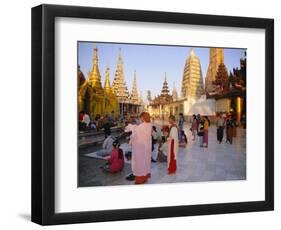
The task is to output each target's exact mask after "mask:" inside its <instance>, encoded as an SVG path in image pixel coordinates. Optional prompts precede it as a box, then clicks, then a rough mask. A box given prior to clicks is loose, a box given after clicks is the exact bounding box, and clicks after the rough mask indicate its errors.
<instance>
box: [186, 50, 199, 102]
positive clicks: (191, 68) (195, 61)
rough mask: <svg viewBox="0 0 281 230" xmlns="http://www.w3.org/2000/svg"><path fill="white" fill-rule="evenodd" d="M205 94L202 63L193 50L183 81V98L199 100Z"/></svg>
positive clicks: (187, 62) (187, 61)
mask: <svg viewBox="0 0 281 230" xmlns="http://www.w3.org/2000/svg"><path fill="white" fill-rule="evenodd" d="M203 94H204V86H203V77H202V70H201V63H200V60H199V58H198V57H197V56H196V54H195V52H194V50H193V49H192V50H191V52H190V54H189V57H188V59H187V60H186V63H185V66H184V73H183V79H182V89H181V96H182V98H187V97H193V98H199V97H201V96H202V95H203Z"/></svg>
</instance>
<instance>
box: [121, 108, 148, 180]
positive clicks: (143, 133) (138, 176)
mask: <svg viewBox="0 0 281 230" xmlns="http://www.w3.org/2000/svg"><path fill="white" fill-rule="evenodd" d="M140 119H141V124H140V125H131V127H132V128H131V131H132V135H131V143H132V171H133V175H129V176H128V177H127V178H126V179H128V180H132V179H135V184H143V183H145V182H146V181H147V179H148V178H149V177H150V176H151V145H152V143H151V142H152V141H151V132H152V124H151V119H150V115H149V113H147V112H142V113H141V115H140ZM133 126H134V127H133Z"/></svg>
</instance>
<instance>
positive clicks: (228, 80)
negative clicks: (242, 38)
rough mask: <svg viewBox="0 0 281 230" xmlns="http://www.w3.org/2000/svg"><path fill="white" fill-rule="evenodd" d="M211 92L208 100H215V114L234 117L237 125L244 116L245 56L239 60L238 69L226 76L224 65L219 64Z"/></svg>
mask: <svg viewBox="0 0 281 230" xmlns="http://www.w3.org/2000/svg"><path fill="white" fill-rule="evenodd" d="M213 88H214V90H213V92H212V93H211V94H209V95H208V98H214V99H215V100H216V112H226V113H230V114H232V115H234V117H235V119H236V120H237V122H238V123H239V122H240V121H241V117H242V116H243V115H245V116H246V55H245V57H244V58H242V59H240V68H234V69H233V70H232V71H230V73H229V74H228V72H227V70H226V67H225V66H224V64H220V65H219V68H218V71H217V73H216V77H215V80H214V81H213Z"/></svg>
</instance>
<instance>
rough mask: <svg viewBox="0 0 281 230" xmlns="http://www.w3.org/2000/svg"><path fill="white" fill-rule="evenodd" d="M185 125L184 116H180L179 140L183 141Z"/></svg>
mask: <svg viewBox="0 0 281 230" xmlns="http://www.w3.org/2000/svg"><path fill="white" fill-rule="evenodd" d="M183 123H184V116H183V114H182V113H180V114H179V123H178V128H179V130H178V131H179V134H178V135H179V138H180V139H182V136H181V131H182V130H183Z"/></svg>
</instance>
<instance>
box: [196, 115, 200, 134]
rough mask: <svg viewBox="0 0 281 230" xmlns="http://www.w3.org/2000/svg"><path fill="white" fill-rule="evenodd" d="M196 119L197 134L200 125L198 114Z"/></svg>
mask: <svg viewBox="0 0 281 230" xmlns="http://www.w3.org/2000/svg"><path fill="white" fill-rule="evenodd" d="M196 119H197V132H198V131H199V126H200V124H201V115H200V114H199V113H198V114H197V117H196Z"/></svg>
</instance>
